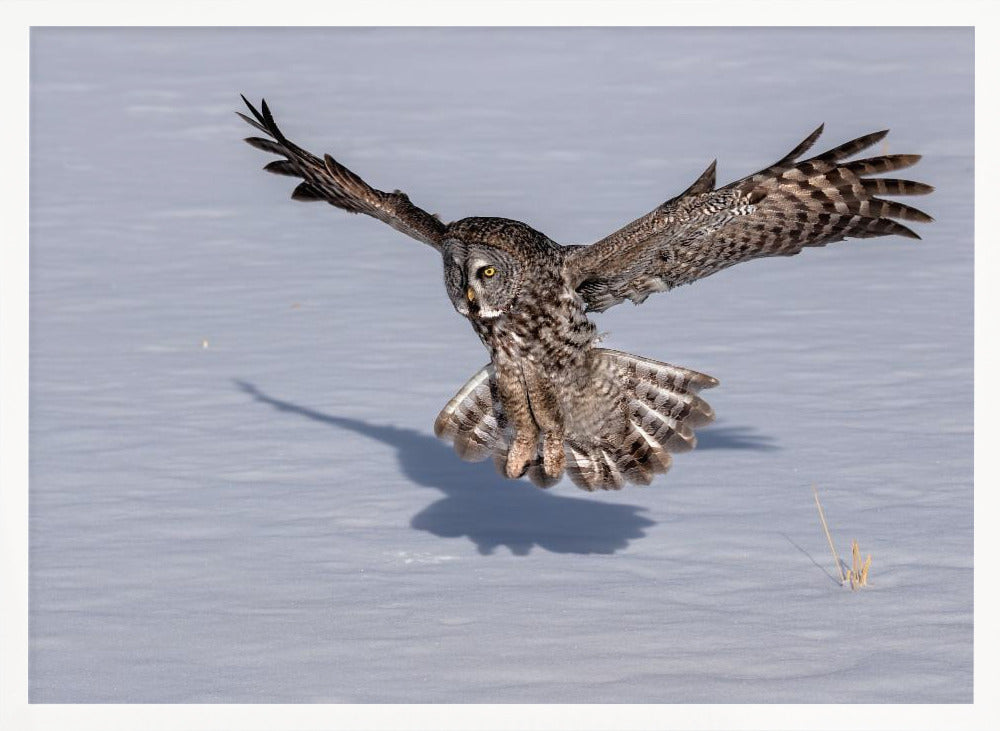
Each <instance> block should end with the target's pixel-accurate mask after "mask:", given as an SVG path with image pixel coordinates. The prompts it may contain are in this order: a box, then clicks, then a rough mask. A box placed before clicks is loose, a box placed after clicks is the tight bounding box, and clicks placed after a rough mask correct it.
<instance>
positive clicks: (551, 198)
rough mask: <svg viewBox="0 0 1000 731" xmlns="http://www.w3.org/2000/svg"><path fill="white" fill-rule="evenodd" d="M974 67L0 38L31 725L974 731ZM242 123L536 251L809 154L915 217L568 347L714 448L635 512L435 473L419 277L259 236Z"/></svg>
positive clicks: (443, 305)
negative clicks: (481, 715) (872, 146)
mask: <svg viewBox="0 0 1000 731" xmlns="http://www.w3.org/2000/svg"><path fill="white" fill-rule="evenodd" d="M972 40H973V39H972V31H971V30H963V29H919V28H917V29H822V28H814V29H795V28H790V29H680V28H679V29H618V30H600V29H562V30H551V29H547V30H541V29H510V30H470V29H461V28H456V29H377V30H367V29H362V30H357V29H354V30H352V29H329V30H327V29H284V30H267V29H214V30H194V29H179V30H171V29H36V30H35V31H34V32H33V34H32V59H31V62H32V69H31V73H32V77H31V78H32V108H31V249H30V254H31V280H30V287H31V320H30V326H31V391H30V399H31V425H30V430H31V431H30V435H31V462H30V549H31V555H30V579H31V593H30V600H31V603H30V612H31V614H30V663H31V665H30V700H31V701H32V702H43V703H44V702H107V703H120V702H168V703H170V702H201V701H209V702H307V701H326V702H396V701H399V702H467V701H468V702H507V701H518V702H746V701H752V702H969V701H971V700H972V635H973V625H972V583H973V582H972V565H973V560H972V496H973V493H972V397H973V381H972V347H973V335H972V333H973V330H972V325H973V319H972V312H973V298H972V296H973V293H972V272H973V239H972V237H973V227H972V193H973V188H972V174H973V127H972V111H973V75H972V71H973V57H972ZM240 92H243V93H246V94H247V95H248V96H249V97H251V98H252V99H254V100H256V99H259V97H261V96H265V97H266V98H267V99H268V101H269V103H270V105H271V107H272V110H273V111H274V113H275V115H276V117H277V119H278V121H279V123H280V124H281V125H282V127H283V129H284V130H285V132H286V133H287V134H288V135H289V137H291V139H293V140H294V141H296V142H298V143H299V144H301V145H302V146H304V147H306V148H307V149H311V150H312V151H314V152H318V153H322V152H325V151H329V152H331V153H333V154H334V155H335V156H336V157H337V158H338V159H339V160H340V161H341V162H343V163H344V164H346V165H348V166H349V167H351V168H352V169H354V170H356V171H357V172H359V173H360V174H361V175H363V176H364V177H365V178H366V179H367V180H368V181H369V182H371V183H372V184H373V185H375V186H377V187H380V188H383V189H387V190H392V189H394V188H401V189H403V190H405V191H407V192H408V193H409V194H410V195H411V197H412V198H413V200H414V201H415V202H416V203H417V204H419V205H421V206H423V207H425V208H427V209H428V210H431V211H434V212H438V213H440V214H441V216H442V217H443V218H444V219H445V220H451V219H455V218H461V217H464V216H467V215H500V216H508V217H511V218H516V219H520V220H523V221H525V222H527V223H529V224H530V225H532V226H534V227H536V228H538V229H539V230H541V231H544V232H545V233H546V234H548V235H549V236H551V237H552V238H553V239H555V240H557V241H560V242H563V243H575V242H589V241H594V240H596V239H598V238H600V237H602V236H603V235H605V234H607V233H608V232H610V231H612V230H614V229H615V228H617V227H619V226H620V225H622V224H623V223H625V222H627V221H629V220H631V219H632V218H635V217H636V216H638V215H641V214H643V213H645V212H646V211H648V210H649V209H651V208H652V207H653V206H655V205H656V204H658V203H660V202H661V201H662V200H664V199H665V198H667V197H669V196H671V195H673V194H675V193H677V192H678V191H679V190H682V189H683V188H684V187H686V186H687V185H688V184H689V183H690V182H691V181H692V180H694V179H695V177H697V175H698V174H699V173H700V172H701V171H702V170H703V169H704V167H705V166H706V165H707V164H708V163H709V162H710V161H711V160H712V159H713V158H715V157H718V159H719V176H720V182H728V181H730V180H732V179H735V178H737V177H741V176H743V175H745V174H748V173H750V172H753V171H754V170H757V169H759V168H761V167H763V166H765V165H766V164H769V163H771V162H773V161H774V160H776V159H777V158H779V157H781V156H782V155H783V154H784V153H785V152H787V151H788V150H789V149H791V148H792V147H793V146H794V145H795V144H796V143H797V142H798V141H799V140H800V139H802V138H803V137H804V136H805V135H806V134H808V133H809V132H810V131H811V130H812V129H814V128H815V126H816V125H817V124H819V123H820V122H824V121H825V122H826V124H827V127H826V133H825V135H824V137H823V138H822V139H821V140H820V142H819V144H818V147H820V148H823V149H825V148H826V147H829V146H832V145H834V144H837V143H840V142H843V141H845V140H847V139H850V138H852V137H855V136H858V135H860V134H864V133H867V132H870V131H873V130H877V129H883V128H886V127H891V128H892V133H891V134H890V136H889V137H888V138H887V142H886V148H884V149H888V151H889V152H918V153H922V154H924V155H925V158H924V160H923V161H922V162H921V163H920V165H919V166H917V167H916V168H914V169H913V170H912V171H906V173H903V174H900V177H911V178H913V179H916V180H921V181H925V182H928V183H931V184H933V185H935V186H937V191H936V192H935V193H934V194H933V195H932V196H930V197H928V198H925V199H919V200H913V201H908V202H912V203H914V204H915V205H917V206H918V207H921V208H923V209H925V210H927V211H928V212H929V213H931V214H932V215H934V216H935V218H936V219H937V220H936V222H935V223H934V224H932V225H923V226H921V225H917V226H918V227H919V231H920V233H921V235H922V236H923V237H924V240H923V241H921V242H914V241H910V240H906V239H902V238H882V239H872V240H860V241H853V242H845V243H841V244H837V245H832V246H830V247H828V248H825V249H819V250H808V251H806V252H805V253H803V254H802V255H800V256H796V257H791V258H778V259H767V260H761V261H755V262H751V263H749V264H744V265H740V266H738V267H735V268H733V269H730V270H727V271H724V272H722V273H720V274H718V275H715V276H713V277H710V278H708V279H706V280H704V281H701V282H698V283H696V284H695V285H693V286H690V287H682V288H680V289H678V290H675V291H673V292H670V293H667V294H663V295H657V296H654V297H652V298H650V299H649V300H648V301H647V302H646V303H645V304H644V305H643V306H642V307H639V308H634V307H632V306H631V305H628V304H626V305H622V306H620V307H617V308H615V309H614V310H612V311H610V312H608V313H606V314H604V315H598V316H597V321H598V326H599V328H600V329H601V330H602V331H607V332H608V333H609V335H608V338H607V340H606V341H605V342H606V344H607V345H608V346H609V347H614V348H618V349H621V350H625V351H629V352H634V353H637V354H640V355H644V356H649V357H652V358H657V359H660V360H666V361H670V362H674V363H678V364H680V365H684V366H688V367H691V368H696V369H698V370H701V371H703V372H706V373H709V374H712V375H714V376H716V377H718V378H719V379H720V381H721V385H720V386H719V387H718V388H717V389H715V390H713V391H710V392H707V393H706V396H708V397H709V400H710V402H711V403H712V405H713V406H714V407H715V409H716V412H717V414H718V422H717V424H715V425H713V426H711V427H709V428H707V429H705V430H703V431H702V432H701V436H700V442H699V447H698V449H696V450H695V451H694V452H693V453H691V454H687V455H680V456H678V457H677V458H676V460H675V463H674V467H673V469H672V470H671V472H670V474H669V475H667V476H666V477H661V478H659V479H657V480H656V481H654V483H653V485H652V486H650V487H648V488H637V487H629V488H627V489H626V490H624V491H622V492H620V493H608V494H595V495H591V494H587V493H584V492H581V491H579V490H577V489H576V488H574V487H573V486H572V484H570V483H569V482H568V481H564V482H563V483H560V484H559V485H558V486H556V487H554V488H552V489H551V490H549V491H541V490H538V489H537V488H535V487H533V486H531V485H530V484H528V483H527V482H526V481H518V482H510V481H507V480H504V479H502V478H500V477H499V476H497V475H496V474H495V473H494V471H493V468H492V465H491V464H489V463H484V464H476V465H470V464H466V463H463V462H461V461H459V460H458V458H457V457H456V456H455V455H454V454H453V452H452V451H451V449H450V448H449V447H447V446H446V445H443V444H441V443H439V442H438V441H437V440H436V439H435V438H434V437H433V433H432V430H431V425H432V423H433V420H434V417H435V416H436V415H437V412H438V410H439V409H440V408H441V406H443V405H444V403H445V402H446V401H447V400H448V399H449V398H450V397H451V396H452V395H453V394H454V392H455V391H456V390H457V389H458V388H459V387H460V386H461V385H462V384H463V383H464V382H465V380H466V379H467V378H468V377H469V376H471V375H472V374H473V373H474V372H475V371H476V370H477V369H478V368H479V367H480V366H482V365H483V363H484V362H485V360H486V353H485V351H484V350H483V348H482V346H481V345H480V343H479V342H478V340H477V339H476V337H475V336H474V334H473V333H472V331H471V329H470V328H469V327H468V324H467V323H466V322H465V321H464V320H462V319H461V318H460V317H459V316H458V315H457V314H456V313H455V312H454V311H453V310H452V308H451V306H450V304H449V303H448V300H447V297H446V296H445V294H444V291H443V287H442V284H441V272H440V262H439V260H438V259H437V256H436V254H435V253H434V252H433V251H432V250H430V249H429V248H427V247H425V246H422V245H420V244H418V243H416V242H413V241H411V240H409V239H407V238H406V237H404V236H403V235H401V234H399V233H397V232H395V231H393V230H392V229H391V228H389V227H387V226H385V225H383V224H381V223H379V222H377V221H375V220H373V219H369V218H365V217H361V216H350V215H348V214H346V213H343V212H342V211H338V210H335V209H333V208H331V207H329V206H326V205H321V204H312V205H306V204H301V203H297V202H292V201H290V200H289V199H288V195H289V193H290V190H291V187H292V183H291V181H290V179H287V178H278V177H275V176H269V175H266V174H265V173H262V172H261V171H260V167H261V166H262V165H263V164H264V163H265V162H266V161H267V160H268V159H269V158H268V156H266V155H262V154H261V153H260V152H259V151H257V150H254V149H252V148H250V147H248V146H247V145H245V144H243V143H242V142H241V141H240V140H241V138H242V137H244V136H246V135H247V134H250V133H251V132H252V131H251V130H249V128H247V127H246V126H245V125H244V124H243V122H241V121H240V120H239V119H238V118H237V117H236V116H235V115H234V114H233V111H234V110H236V109H239V108H240V104H239V99H238V94H239V93H240ZM882 149H883V148H882V146H881V145H880V147H879V149H878V150H876V152H879V151H881V150H882ZM814 484H815V485H817V486H818V487H819V489H820V494H821V497H822V499H823V503H824V506H825V508H826V514H827V517H828V519H829V521H830V527H831V531H832V532H833V536H834V538H835V540H836V542H837V546H838V549H839V550H840V552H841V555H842V557H844V558H849V547H850V540H851V539H852V538H856V539H858V540H859V542H860V544H861V548H862V550H863V552H865V553H871V555H872V557H873V558H872V569H871V586H870V587H869V588H867V589H866V590H864V591H861V592H857V593H852V592H851V591H850V590H848V589H845V588H842V587H841V586H839V585H838V582H837V581H836V580H834V578H833V576H834V567H833V559H832V558H831V557H830V555H829V549H828V547H827V544H826V539H825V537H824V536H823V533H822V529H821V527H820V524H819V520H818V517H817V514H816V509H815V505H814V503H813V496H812V485H814Z"/></svg>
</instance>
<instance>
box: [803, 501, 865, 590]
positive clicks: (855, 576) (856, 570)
mask: <svg viewBox="0 0 1000 731" xmlns="http://www.w3.org/2000/svg"><path fill="white" fill-rule="evenodd" d="M813 497H814V498H815V499H816V510H818V511H819V520H820V522H821V523H822V524H823V532H824V533H826V542H827V543H828V544H829V546H830V553H832V554H833V560H834V562H835V563H836V565H837V575H838V576H840V584H841V586H843V585H844V584H848V583H849V584H850V585H851V591H857V590H858V589H860V588H862V587H864V586H868V570H869V569H870V568H871V565H872V555H871V554H870V553H869V554H868V556H867V558H865V560H864V562H862V561H861V547H860V546H859V545H858V542H857V541H856V540H855V541H851V569H850V571H848V572H847V574H846V575H845V574H844V562H843V561H841V560H840V556H838V555H837V549H836V548H834V546H833V537H832V536H831V535H830V527H829V526H828V525H827V524H826V514H825V513H824V512H823V506H822V505H821V504H820V501H819V491H818V490H817V489H816V486H815V485H813Z"/></svg>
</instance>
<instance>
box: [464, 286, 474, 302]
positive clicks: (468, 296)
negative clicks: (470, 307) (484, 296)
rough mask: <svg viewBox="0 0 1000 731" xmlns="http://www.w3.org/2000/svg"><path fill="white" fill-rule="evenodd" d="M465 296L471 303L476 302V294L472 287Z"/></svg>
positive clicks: (466, 291)
mask: <svg viewBox="0 0 1000 731" xmlns="http://www.w3.org/2000/svg"><path fill="white" fill-rule="evenodd" d="M465 296H466V297H467V298H468V299H469V302H475V301H476V293H475V292H474V291H472V287H469V288H468V289H466V290H465Z"/></svg>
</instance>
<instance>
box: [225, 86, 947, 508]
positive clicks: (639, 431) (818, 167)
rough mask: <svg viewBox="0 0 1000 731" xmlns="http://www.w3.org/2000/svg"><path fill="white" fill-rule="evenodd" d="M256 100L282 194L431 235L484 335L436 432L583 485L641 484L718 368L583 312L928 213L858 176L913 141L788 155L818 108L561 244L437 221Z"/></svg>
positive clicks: (455, 294)
mask: <svg viewBox="0 0 1000 731" xmlns="http://www.w3.org/2000/svg"><path fill="white" fill-rule="evenodd" d="M243 101H244V103H246V105H247V107H248V108H249V110H250V113H251V115H252V116H247V115H245V114H242V113H240V112H237V114H239V116H240V117H242V118H243V119H244V120H245V121H246V122H247V123H249V124H250V125H251V126H252V127H255V128H256V129H257V130H259V131H260V132H262V133H263V134H265V135H266V137H249V138H247V139H246V141H247V142H248V143H250V144H251V145H252V146H254V147H256V148H259V149H261V150H264V151H265V152H269V153H274V154H276V155H279V156H280V159H278V160H275V161H273V162H270V163H268V164H267V165H266V166H265V167H264V169H265V170H267V171H269V172H272V173H277V174H280V175H288V176H291V177H294V178H299V179H301V182H299V183H298V185H297V187H296V188H295V189H294V191H293V192H292V198H294V199H295V200H301V201H326V202H327V203H329V204H331V205H333V206H336V207H337V208H341V209H343V210H345V211H349V212H351V213H365V214H367V215H369V216H373V217H374V218H378V219H380V220H382V221H384V222H385V223H387V224H389V225H390V226H392V227H393V228H395V229H397V230H398V231H401V232H402V233H404V234H406V235H408V236H411V237H413V238H415V239H417V240H418V241H421V242H423V243H424V244H427V245H428V246H430V247H432V248H433V249H435V250H436V251H437V252H438V253H439V254H440V256H441V260H442V263H443V265H444V284H445V291H446V292H447V294H448V297H449V299H450V300H451V303H452V305H453V306H454V308H455V310H456V311H457V312H458V314H459V315H461V316H462V317H464V318H465V319H467V320H468V321H469V323H470V324H471V325H472V328H473V330H474V331H475V332H476V334H477V335H478V336H479V339H480V340H481V341H482V343H483V345H484V346H486V349H487V351H488V352H489V355H490V362H489V363H488V364H487V365H486V366H485V367H484V368H482V369H481V370H480V371H479V372H478V373H476V374H475V375H474V376H473V377H472V378H471V379H470V380H469V381H468V383H466V384H465V385H464V386H463V387H462V388H461V389H460V390H459V391H458V393H456V394H455V396H454V397H453V398H452V399H451V400H450V401H449V402H448V403H447V405H446V406H445V407H444V409H442V411H441V413H440V415H439V416H438V417H437V420H436V422H435V424H434V431H435V433H436V434H437V435H438V436H439V437H441V438H443V439H445V440H447V441H449V442H451V443H452V444H453V445H454V448H455V450H456V452H457V453H458V456H459V457H461V458H462V459H465V460H484V459H488V458H490V457H492V458H493V460H494V462H495V464H496V466H497V469H498V471H499V472H501V474H503V475H505V476H507V477H509V478H512V479H515V478H519V477H522V476H525V475H527V477H528V478H529V479H530V480H531V481H532V482H533V483H534V484H536V485H538V486H540V487H549V486H551V485H553V484H555V483H556V482H557V481H559V480H560V478H561V477H562V476H563V475H564V474H568V475H569V477H570V479H571V480H572V481H573V482H574V483H575V484H576V485H577V486H578V487H581V488H583V489H584V490H597V489H602V490H617V489H620V488H622V487H623V486H624V485H625V484H627V483H634V484H639V485H648V484H649V483H650V482H651V481H652V480H653V478H654V477H655V476H656V475H657V474H661V473H664V472H666V471H667V470H668V469H669V468H670V465H671V459H672V458H671V454H672V453H675V452H685V451H688V450H690V449H692V448H693V447H694V446H695V434H694V429H695V428H696V427H699V426H702V425H704V424H707V423H709V422H710V421H712V419H713V418H714V414H713V411H712V408H711V407H710V406H709V405H708V403H706V401H705V400H704V399H703V398H702V396H701V395H700V392H701V391H702V390H703V389H707V388H711V387H714V386H716V385H717V384H718V381H717V380H716V379H715V378H712V377H711V376H708V375H705V374H704V373H699V372H698V371H695V370H691V369H689V368H683V367H681V366H676V365H671V364H669V363H662V362H659V361H655V360H652V359H649V358H643V357H640V356H636V355H630V354H628V353H623V352H621V351H617V350H610V349H607V348H601V347H598V337H597V331H596V329H595V326H594V323H593V322H592V321H591V319H590V318H589V317H588V314H589V313H592V312H602V311H604V310H606V309H608V308H609V307H612V306H614V305H616V304H619V303H621V302H624V301H625V300H631V301H632V302H633V303H636V304H638V303H641V302H643V301H644V300H645V299H646V298H647V297H648V296H649V295H650V294H652V293H653V292H661V291H666V290H669V289H672V288H673V287H676V286H679V285H681V284H688V283H691V282H694V281H696V280H698V279H701V278H702V277H707V276H708V275H710V274H713V273H715V272H718V271H720V270H722V269H724V268H726V267H729V266H732V265H733V264H737V263H739V262H742V261H748V260H750V259H755V258H758V257H763V256H791V255H793V254H797V253H799V251H801V250H802V249H803V248H804V247H807V246H824V245H826V244H828V243H831V242H834V241H841V240H843V239H848V238H870V237H875V236H888V235H893V234H895V235H899V236H906V237H911V238H920V237H919V236H917V234H916V233H914V232H913V231H912V230H911V229H909V228H908V227H906V226H904V225H903V224H901V223H899V221H898V220H896V219H901V220H907V221H918V222H930V221H931V220H932V219H931V217H930V216H928V215H927V214H926V213H923V212H922V211H919V210H917V209H915V208H912V207H910V206H908V205H905V204H903V203H898V202H894V201H888V200H885V199H883V198H880V197H878V196H880V195H890V196H898V195H915V194H924V193H929V192H931V190H933V188H932V187H931V186H929V185H926V184H923V183H917V182H913V181H910V180H898V179H892V178H877V177H869V176H871V175H877V174H880V173H888V172H892V171H895V170H899V169H902V168H906V167H909V166H911V165H913V164H914V163H916V162H917V161H918V160H919V159H920V156H919V155H898V154H897V155H888V154H886V155H880V156H877V157H870V158H867V159H856V160H853V161H848V158H850V157H852V156H854V155H855V154H856V153H859V152H861V151H862V150H864V149H866V148H868V147H871V146H872V145H874V144H875V143H877V142H879V141H880V140H882V139H883V138H884V137H885V136H886V134H887V133H888V131H887V130H886V131H882V132H875V133H872V134H868V135H865V136H863V137H859V138H858V139H856V140H852V141H850V142H846V143H844V144H842V145H840V146H838V147H835V148H833V149H831V150H829V151H827V152H824V153H823V154H821V155H817V156H815V157H810V158H808V159H804V160H803V159H800V158H802V157H803V156H804V155H805V153H806V152H807V151H808V150H809V149H810V148H811V147H812V145H813V143H814V142H815V141H816V139H817V138H818V137H819V135H820V133H821V132H822V130H823V127H822V125H821V126H820V127H819V128H818V129H817V130H816V131H814V132H813V133H812V134H810V135H809V136H808V137H806V139H805V140H803V141H802V142H801V143H800V144H799V145H797V146H796V147H795V149H793V150H792V151H791V152H789V153H788V154H787V155H785V156H784V157H783V158H781V159H780V160H778V161H777V162H776V163H774V164H773V165H771V166H770V167H767V168H765V169H763V170H761V171H760V172H758V173H755V174H753V175H750V176H748V177H745V178H743V179H741V180H737V181H736V182H733V183H730V184H728V185H725V186H722V187H716V184H715V162H713V163H712V164H711V165H709V167H708V169H706V170H705V172H703V173H702V174H701V175H700V176H699V177H698V179H697V180H695V181H694V183H692V184H691V186H690V187H688V188H687V190H685V191H684V192H683V193H681V194H680V195H678V196H676V197H673V198H671V199H669V200H667V201H666V202H665V203H663V204H662V205H660V206H657V207H656V208H655V209H654V210H652V211H650V212H649V213H647V214H646V215H645V216H642V217H641V218H638V219H636V220H635V221H632V222H631V223H629V224H626V225H625V226H623V227H622V228H620V229H619V230H617V231H615V232H614V233H612V234H610V235H608V236H606V237H605V238H603V239H601V240H600V241H597V242H596V243H593V244H590V245H588V246H562V245H559V244H557V243H555V242H554V241H552V240H551V239H549V238H548V237H547V236H546V235H545V234H543V233H541V232H540V231H536V230H535V229H533V228H531V227H530V226H528V225H527V224H524V223H521V222H520V221H513V220H510V219H506V218H490V217H473V218H463V219H460V220H457V221H454V222H452V223H447V224H446V223H444V222H442V221H441V220H440V219H439V218H438V217H437V216H436V215H431V214H429V213H427V212H426V211H424V210H423V209H421V208H418V207H417V206H415V205H414V204H413V203H411V202H410V199H409V197H407V196H406V194H404V193H402V192H400V191H398V190H397V191H395V192H392V193H385V192H383V191H380V190H377V189H375V188H372V187H371V186H369V185H368V184H367V183H366V182H365V181H364V180H362V179H361V178H360V177H358V176H357V175H356V174H354V173H353V172H351V171H350V170H348V169H347V168H346V167H344V166H343V165H341V164H340V163H339V162H337V161H336V160H334V159H333V158H332V157H331V156H330V155H324V156H323V157H322V158H319V157H316V156H315V155H312V154H310V153H309V152H306V151H305V150H303V149H302V148H300V147H298V146H297V145H295V144H293V143H292V142H290V141H289V140H288V139H287V138H286V137H285V136H284V135H283V134H282V132H281V131H280V130H279V129H278V126H277V124H275V121H274V118H273V117H272V115H271V112H270V110H269V109H268V106H267V103H266V102H261V108H260V110H259V111H258V110H257V109H256V108H254V106H253V105H252V104H250V102H248V101H247V100H246V98H245V97H243Z"/></svg>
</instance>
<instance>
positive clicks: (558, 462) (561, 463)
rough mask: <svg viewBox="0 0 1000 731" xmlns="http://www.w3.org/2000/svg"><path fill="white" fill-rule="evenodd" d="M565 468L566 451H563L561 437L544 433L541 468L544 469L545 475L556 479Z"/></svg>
mask: <svg viewBox="0 0 1000 731" xmlns="http://www.w3.org/2000/svg"><path fill="white" fill-rule="evenodd" d="M565 468H566V452H564V451H563V445H562V439H559V438H558V437H554V436H552V435H550V434H548V435H546V436H545V444H544V446H543V447H542V469H543V470H544V471H545V476H546V477H551V478H554V479H558V478H559V477H561V476H562V473H563V470H564V469H565Z"/></svg>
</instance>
